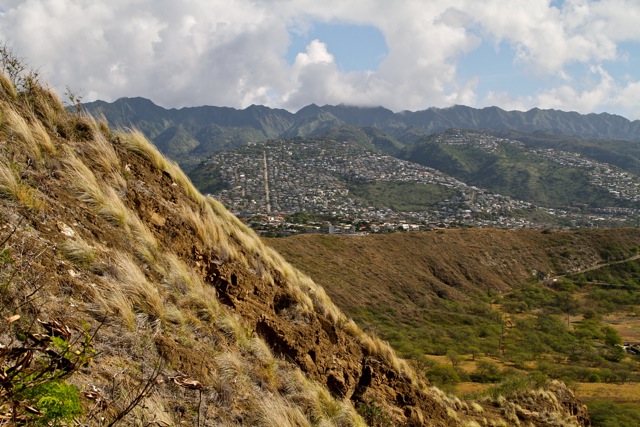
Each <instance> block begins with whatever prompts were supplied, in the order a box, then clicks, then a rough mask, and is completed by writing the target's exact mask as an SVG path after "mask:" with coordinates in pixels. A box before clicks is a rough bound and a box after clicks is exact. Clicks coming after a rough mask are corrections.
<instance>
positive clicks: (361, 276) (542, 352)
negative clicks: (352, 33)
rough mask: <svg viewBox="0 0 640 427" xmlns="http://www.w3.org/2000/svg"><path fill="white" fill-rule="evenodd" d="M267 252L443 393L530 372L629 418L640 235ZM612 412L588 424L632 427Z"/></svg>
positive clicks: (511, 234)
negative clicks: (622, 405) (625, 410)
mask: <svg viewBox="0 0 640 427" xmlns="http://www.w3.org/2000/svg"><path fill="white" fill-rule="evenodd" d="M268 244H269V245H270V246H272V247H274V248H275V249H276V250H278V252H280V253H281V254H283V255H284V256H285V257H286V258H287V259H288V260H289V261H291V262H292V263H293V264H294V265H295V266H296V267H298V268H300V269H302V270H303V271H305V272H306V273H307V274H309V275H310V276H311V277H312V278H313V279H314V280H315V281H317V283H319V284H320V285H322V286H323V287H324V288H325V289H326V290H327V293H328V294H329V295H330V297H331V298H332V299H333V300H334V301H335V302H336V303H337V305H338V306H339V307H340V308H341V309H342V310H344V311H345V313H347V314H348V315H350V316H353V317H354V319H355V320H356V321H357V322H358V323H359V324H361V325H363V327H364V328H365V330H368V331H373V332H375V333H376V334H378V335H379V336H380V337H382V338H383V339H385V340H388V341H389V342H390V343H391V344H392V346H393V347H394V348H395V349H396V350H398V351H399V352H400V354H401V355H403V356H406V357H411V358H412V359H414V360H416V361H417V362H418V365H419V366H422V369H424V371H425V373H426V375H427V376H428V377H429V378H430V379H431V380H432V381H434V382H435V383H437V384H439V385H440V386H443V387H449V388H456V389H457V390H458V391H459V392H460V393H461V394H463V395H464V394H467V393H469V392H473V391H478V390H486V389H487V388H488V387H492V386H493V384H494V383H495V382H497V381H505V380H507V379H508V378H512V377H513V376H514V375H515V376H516V377H517V378H519V377H521V376H522V375H525V373H528V374H529V375H530V376H533V377H534V378H535V377H538V378H540V377H541V378H553V379H561V380H563V381H566V382H568V383H571V384H573V387H574V388H575V389H577V390H578V391H579V393H580V395H581V396H582V397H584V398H588V399H589V401H590V402H591V401H594V403H593V404H594V406H593V408H594V410H598V408H602V407H608V408H611V407H614V408H616V407H615V406H614V402H628V403H629V404H630V405H635V406H633V407H634V408H635V409H634V410H635V411H636V412H635V414H636V415H634V417H636V418H634V419H636V420H637V414H638V409H640V400H638V399H637V394H635V393H633V392H631V394H624V393H621V391H620V387H621V384H623V383H627V384H629V385H630V386H633V387H636V388H637V385H638V383H639V382H640V357H639V356H637V355H634V353H630V354H625V352H624V351H622V347H621V344H622V343H623V342H627V343H629V342H630V343H634V344H633V345H636V344H635V343H640V341H639V339H640V335H638V332H637V331H638V328H640V322H638V317H637V312H638V307H640V286H639V285H638V283H639V280H640V261H639V260H638V258H639V257H638V255H637V253H638V250H639V248H640V247H639V246H638V245H639V244H640V230H638V229H635V228H634V229H615V230H598V229H591V230H578V231H550V230H490V229H464V230H439V231H434V232H427V233H395V234H391V235H389V234H387V235H369V236H331V235H300V236H294V237H287V238H280V239H268ZM635 354H637V353H635ZM595 383H598V384H595ZM600 383H602V384H600ZM604 383H607V384H604ZM598 401H602V402H600V403H599V402H598ZM598 405H602V406H598ZM617 411H618V409H613V410H608V412H607V413H598V414H596V415H598V419H599V420H600V421H601V422H604V421H603V420H607V422H606V423H605V424H602V425H625V426H626V425H629V426H632V425H635V423H633V422H630V423H625V424H618V422H621V420H622V418H620V419H617V418H615V413H616V412H617ZM616 420H617V421H616ZM599 425H600V424H599Z"/></svg>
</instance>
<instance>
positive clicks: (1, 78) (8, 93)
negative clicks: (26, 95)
mask: <svg viewBox="0 0 640 427" xmlns="http://www.w3.org/2000/svg"><path fill="white" fill-rule="evenodd" d="M0 90H1V91H2V92H1V93H2V96H3V97H5V98H9V99H11V100H15V99H16V98H17V97H18V94H17V93H16V88H15V86H14V85H13V83H12V82H11V79H9V77H8V76H7V75H6V74H4V73H3V72H0Z"/></svg>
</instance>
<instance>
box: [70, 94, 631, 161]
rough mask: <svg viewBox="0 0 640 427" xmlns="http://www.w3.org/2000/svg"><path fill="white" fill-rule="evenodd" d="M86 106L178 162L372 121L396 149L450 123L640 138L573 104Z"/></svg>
mask: <svg viewBox="0 0 640 427" xmlns="http://www.w3.org/2000/svg"><path fill="white" fill-rule="evenodd" d="M82 108H83V109H85V110H86V111H87V112H89V113H91V114H93V115H96V116H104V117H105V118H106V119H107V121H108V122H109V123H110V124H111V125H112V126H114V127H136V128H138V129H140V130H141V131H142V132H143V133H144V134H145V135H146V136H147V137H148V138H149V139H150V140H151V141H152V142H153V143H154V144H156V145H157V146H158V147H159V148H160V149H161V150H162V151H163V152H164V153H165V154H167V155H168V156H169V157H171V158H173V159H174V160H177V161H179V162H181V163H184V162H186V163H189V162H190V161H193V159H194V158H195V159H198V158H200V159H201V158H202V157H206V156H208V155H210V154H212V153H214V152H216V151H220V150H223V149H229V148H233V147H238V146H241V145H244V144H246V143H247V142H256V141H261V140H266V139H273V138H290V137H305V136H319V135H324V134H327V133H334V132H336V129H343V131H344V132H347V133H349V132H351V131H350V130H349V129H350V128H351V129H353V127H359V128H373V129H377V130H378V131H381V132H382V133H383V134H384V135H383V136H381V135H378V136H376V135H372V134H371V131H365V133H367V134H369V136H366V137H364V138H363V134H362V132H358V133H360V135H359V139H360V140H364V141H365V144H373V145H376V146H378V148H380V149H382V150H383V151H384V152H387V153H394V152H395V150H397V148H398V147H399V146H400V145H401V144H412V143H413V142H415V141H416V140H418V139H420V138H421V137H424V136H426V135H429V134H432V133H436V132H442V131H445V130H447V129H449V128H457V129H474V130H495V131H517V132H524V133H532V132H540V131H542V132H548V133H550V134H552V135H564V136H571V137H579V138H588V139H599V140H623V141H635V142H638V141H639V140H640V139H639V138H638V135H639V134H640V132H639V131H640V121H637V120H636V121H633V122H631V121H629V120H627V119H625V118H623V117H620V116H615V115H611V114H605V113H603V114H588V115H581V114H578V113H575V112H564V111H557V110H540V109H532V110H530V111H527V112H520V111H504V110H501V109H500V108H496V107H490V108H483V109H475V108H470V107H465V106H454V107H450V108H442V109H440V108H429V109H427V110H423V111H416V112H410V111H403V112H399V113H394V112H392V111H390V110H388V109H385V108H382V107H378V108H365V107H354V106H347V105H337V106H332V105H324V106H317V105H309V106H306V107H304V108H302V109H301V110H300V111H298V112H296V113H290V112H288V111H285V110H281V109H272V108H268V107H264V106H255V105H252V106H250V107H248V108H246V109H244V110H236V109H233V108H226V107H210V106H202V107H190V108H181V109H165V108H162V107H159V106H157V105H155V104H153V102H151V101H149V100H147V99H144V98H121V99H118V100H117V101H115V102H112V103H107V102H104V101H95V102H90V103H86V104H83V105H82Z"/></svg>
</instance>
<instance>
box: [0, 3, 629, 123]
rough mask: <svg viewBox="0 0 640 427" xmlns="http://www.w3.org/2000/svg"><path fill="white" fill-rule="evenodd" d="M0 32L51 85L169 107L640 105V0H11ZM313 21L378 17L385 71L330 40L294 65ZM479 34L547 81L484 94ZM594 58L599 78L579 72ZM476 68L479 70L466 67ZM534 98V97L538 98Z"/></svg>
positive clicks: (359, 21)
mask: <svg viewBox="0 0 640 427" xmlns="http://www.w3.org/2000/svg"><path fill="white" fill-rule="evenodd" d="M0 10H1V11H2V12H0V38H2V39H3V40H5V41H7V42H8V43H9V44H10V45H12V46H13V47H14V48H15V49H16V50H17V51H18V52H19V54H20V55H21V56H24V57H26V58H29V60H30V62H31V65H33V66H34V67H36V68H38V69H40V71H41V73H42V74H43V75H44V77H45V78H46V79H47V80H48V81H50V82H51V83H52V84H53V85H54V88H55V89H57V90H59V91H61V92H62V91H64V87H65V86H67V85H70V86H71V87H72V88H73V89H74V90H76V91H78V92H80V93H83V94H85V99H86V100H92V99H104V100H114V99H116V98H118V97H121V96H145V97H148V98H150V99H152V100H153V101H155V102H157V103H159V104H161V105H164V106H167V107H181V106H193V105H202V104H209V105H225V106H233V107H246V106H248V105H250V104H265V105H269V106H272V107H283V108H288V109H291V110H296V109H298V108H300V107H302V106H304V105H306V104H309V103H312V102H315V103H317V104H324V103H340V102H343V103H348V104H364V105H384V106H386V107H388V108H391V109H394V110H403V109H412V110H416V109H423V108H427V107H430V106H447V105H451V104H467V105H476V106H483V105H488V104H487V103H490V102H494V103H496V104H497V105H499V106H502V107H508V106H518V108H525V107H527V106H553V107H555V108H563V109H577V110H579V111H583V112H588V111H595V110H599V109H600V110H601V109H604V108H611V109H614V110H616V111H620V112H624V113H626V114H627V115H631V114H635V115H636V116H635V117H637V114H638V113H637V111H634V110H633V109H634V108H635V109H636V110H637V107H635V106H636V105H638V103H637V102H636V103H635V104H634V101H636V100H637V99H638V91H639V90H638V87H640V83H639V82H638V80H640V79H638V78H637V77H635V79H634V78H631V79H627V80H626V81H624V82H620V81H616V79H615V78H614V77H612V74H611V73H609V72H608V70H607V67H608V66H609V65H610V64H611V63H615V62H616V61H618V62H619V61H625V54H624V52H623V50H621V49H620V43H622V42H625V43H629V42H631V43H638V42H640V26H638V25H637V23H638V22H640V4H639V3H638V2H637V1H635V0H599V1H594V0H565V1H564V2H563V3H562V5H561V6H559V7H558V6H554V5H553V4H551V3H550V2H549V1H548V0H487V1H484V2H478V1H476V0H458V1H456V2H451V1H448V0H430V1H429V2H424V1H420V0H406V1H403V2H389V1H387V0H368V1H359V2H344V1H339V0H325V1H323V2H317V1H315V0H270V1H265V2H255V1H250V0H240V1H231V0H193V1H189V2H175V1H171V0H110V1H108V2H107V1H105V0H95V1H91V2H89V1H79V0H57V1H48V0H9V1H7V0H4V1H3V0H0ZM313 21H322V22H340V23H350V24H354V25H369V26H373V27H375V28H377V29H379V30H380V32H381V33H382V34H383V35H384V38H385V41H386V43H387V48H388V54H387V56H386V57H385V58H384V59H383V60H382V62H381V63H380V65H379V68H378V69H377V70H373V71H361V72H357V71H356V72H353V71H352V72H345V71H343V70H341V68H340V67H339V66H338V64H336V60H335V58H334V55H333V54H332V52H331V51H330V50H329V49H328V47H327V45H326V44H325V43H324V42H323V40H313V41H312V42H310V44H309V45H308V46H306V49H304V50H303V51H301V52H299V53H298V55H297V57H296V59H295V61H294V63H293V64H289V63H287V61H286V60H285V54H286V52H287V49H288V47H289V43H290V41H291V35H290V33H291V32H299V33H304V32H305V31H307V30H308V28H309V27H310V25H311V23H312V22H313ZM482 43H494V44H496V45H500V44H506V45H508V46H510V47H511V49H512V50H513V52H515V54H514V57H513V66H514V67H515V69H516V70H518V71H519V72H521V73H523V74H525V75H527V76H529V78H531V79H534V80H536V79H537V80H536V81H539V82H540V83H541V84H544V85H545V86H548V85H549V82H551V84H555V86H552V87H544V88H542V89H540V90H539V91H538V92H537V93H532V94H530V95H527V96H525V97H520V98H513V97H511V96H510V95H509V94H506V93H501V92H495V91H494V92H488V94H487V95H486V96H484V95H483V96H480V95H479V94H478V93H477V90H478V79H477V77H476V76H473V74H472V75H471V77H466V78H465V79H462V78H461V77H459V70H458V66H459V65H458V64H459V61H460V59H461V58H462V57H463V56H464V55H465V54H467V53H469V52H471V51H473V50H474V49H476V48H478V46H480V45H481V44H482ZM576 63H578V64H585V65H587V66H588V67H587V69H589V70H590V71H589V72H588V73H587V74H588V75H587V76H586V77H587V78H591V79H592V80H593V84H592V85H591V86H586V85H585V82H584V78H585V76H575V75H574V74H572V72H571V71H570V70H569V68H570V66H571V65H572V64H576ZM467 74H468V73H467ZM536 103H537V104H536Z"/></svg>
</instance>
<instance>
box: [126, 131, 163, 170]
mask: <svg viewBox="0 0 640 427" xmlns="http://www.w3.org/2000/svg"><path fill="white" fill-rule="evenodd" d="M119 136H120V142H121V143H122V145H123V146H124V147H125V148H127V149H129V150H131V151H133V152H134V153H137V154H139V155H140V156H142V157H143V158H145V159H146V160H148V161H149V162H151V164H152V165H153V166H154V167H156V168H157V169H160V170H161V171H166V170H167V168H168V165H169V163H168V161H167V159H166V158H165V157H164V156H163V155H162V154H161V153H160V152H159V151H158V149H157V148H156V147H155V146H154V145H153V144H151V143H150V142H149V141H148V140H147V138H146V137H145V136H144V134H143V133H142V132H140V131H139V130H137V129H128V130H126V131H122V132H120V135H119Z"/></svg>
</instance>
